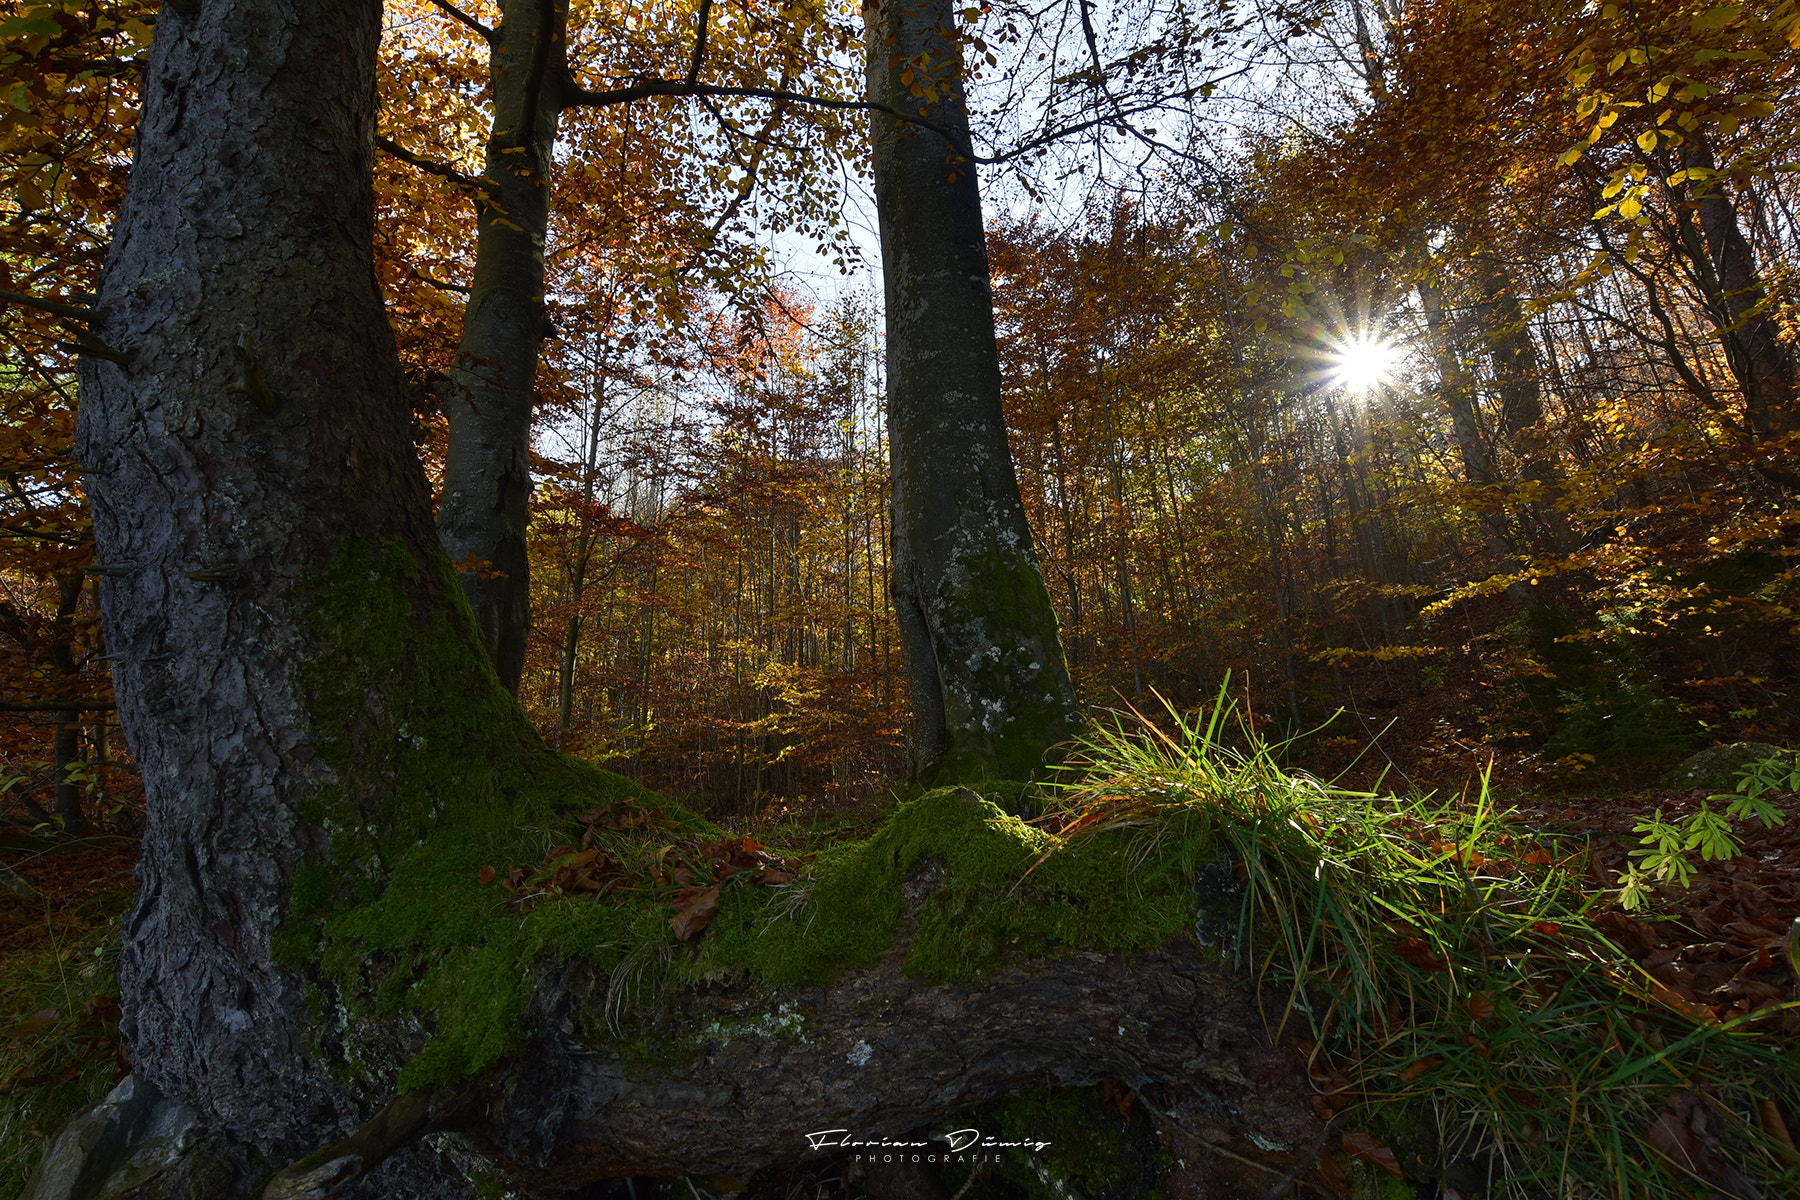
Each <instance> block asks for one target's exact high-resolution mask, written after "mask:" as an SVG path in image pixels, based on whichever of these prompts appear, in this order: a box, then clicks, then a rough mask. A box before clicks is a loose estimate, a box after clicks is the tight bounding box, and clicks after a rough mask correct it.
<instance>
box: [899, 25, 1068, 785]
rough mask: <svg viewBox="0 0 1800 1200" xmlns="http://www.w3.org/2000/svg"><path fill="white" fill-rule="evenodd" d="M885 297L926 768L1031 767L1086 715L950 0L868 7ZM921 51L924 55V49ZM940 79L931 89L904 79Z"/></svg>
mask: <svg viewBox="0 0 1800 1200" xmlns="http://www.w3.org/2000/svg"><path fill="white" fill-rule="evenodd" d="M865 19H866V21H867V34H868V65H869V95H870V98H871V99H874V100H876V101H878V102H881V103H885V104H888V105H890V106H892V107H894V108H898V109H902V110H904V111H907V112H914V111H917V112H920V113H922V114H923V115H924V116H926V117H927V118H928V119H930V120H931V121H933V122H935V123H937V124H938V125H939V126H941V127H943V128H946V129H949V130H951V131H952V132H954V133H955V134H956V135H957V137H958V138H959V139H960V141H961V143H962V144H961V145H959V146H953V145H951V144H949V142H948V141H947V140H946V139H945V137H943V136H942V135H941V134H938V133H934V132H927V131H924V130H922V129H920V128H918V127H914V126H906V125H903V124H901V123H900V122H898V121H896V120H894V119H893V118H891V117H888V116H886V115H883V114H876V115H875V116H874V117H873V118H872V120H871V132H872V136H873V140H874V173H875V199H876V209H877V213H878V215H879V218H880V224H881V257H882V270H883V275H884V278H885V286H886V299H887V374H888V447H889V454H890V456H891V460H892V466H893V511H894V527H893V553H892V563H893V572H894V574H893V581H892V590H893V597H894V609H895V613H896V618H897V623H898V626H899V630H900V639H901V646H902V649H903V651H904V653H905V657H906V670H907V676H908V679H909V681H910V683H911V685H912V697H913V722H914V730H913V754H914V767H915V770H916V772H917V773H918V774H919V776H920V777H922V778H957V777H961V778H976V777H980V776H984V775H990V776H991V775H999V776H1012V777H1023V776H1026V775H1028V774H1029V773H1030V772H1031V771H1032V770H1033V769H1035V768H1036V767H1037V766H1038V765H1039V763H1040V762H1041V760H1042V756H1043V751H1044V749H1045V748H1046V747H1048V746H1051V745H1053V744H1055V743H1056V742H1058V741H1060V740H1062V739H1063V738H1064V737H1066V736H1067V735H1068V734H1069V733H1071V732H1073V731H1074V730H1075V728H1076V727H1077V723H1078V717H1077V712H1076V708H1075V697H1074V689H1073V687H1072V686H1071V684H1070V681H1069V672H1068V666H1067V664H1066V663H1065V662H1064V659H1063V650H1062V644H1061V641H1060V639H1059V637H1058V633H1057V628H1056V614H1055V610H1054V609H1053V608H1052V607H1051V604H1050V594H1049V591H1048V589H1047V588H1046V587H1045V586H1044V579H1043V574H1042V572H1041V571H1040V569H1039V566H1038V561H1037V555H1036V553H1035V551H1034V549H1033V547H1032V538H1031V529H1030V528H1029V526H1028V525H1027V524H1026V522H1025V509H1024V504H1023V502H1022V501H1021V499H1020V496H1019V485H1018V480H1017V478H1016V476H1015V475H1014V472H1013V462H1012V453H1011V450H1010V448H1009V447H1008V445H1007V440H1006V420H1005V416H1004V414H1003V412H1002V411H1001V404H1000V365H999V357H998V353H997V351H996V349H995V344H994V311H993V296H992V293H991V291H990V286H989V278H988V261H987V244H986V240H985V232H984V229H983V226H982V219H981V194H980V190H979V188H978V186H977V183H976V178H975V167H974V164H973V163H971V162H969V161H967V158H968V149H967V138H968V132H967V131H968V115H967V112H966V111H965V108H964V102H963V91H962V69H961V52H960V48H959V47H958V46H957V44H956V43H955V42H954V41H952V40H950V39H949V38H947V37H945V36H943V34H942V32H940V31H942V30H950V29H953V28H954V27H955V24H956V20H957V18H956V16H955V13H954V10H953V8H952V5H951V4H950V3H948V2H947V0H928V2H926V3H923V4H919V5H916V6H914V5H904V4H902V3H901V0H888V2H887V3H886V4H878V5H875V6H873V7H870V8H869V9H867V10H865ZM926 53H929V55H930V63H931V65H930V66H929V67H921V66H919V65H918V60H919V59H920V56H921V55H923V54H926ZM905 73H913V74H914V75H915V82H914V85H915V86H917V85H919V84H923V83H929V84H931V85H934V86H935V87H936V88H937V90H938V92H939V98H938V100H937V101H936V102H929V101H928V100H927V99H925V98H923V97H918V96H914V95H913V94H912V91H911V88H910V87H909V86H908V85H907V84H905V83H902V81H901V80H902V75H903V74H905Z"/></svg>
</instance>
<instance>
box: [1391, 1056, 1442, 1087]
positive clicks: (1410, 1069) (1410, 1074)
mask: <svg viewBox="0 0 1800 1200" xmlns="http://www.w3.org/2000/svg"><path fill="white" fill-rule="evenodd" d="M1443 1062H1444V1060H1443V1059H1441V1058H1438V1057H1437V1056H1436V1055H1433V1056H1432V1057H1430V1058H1421V1059H1420V1060H1419V1061H1418V1062H1416V1063H1411V1064H1409V1065H1407V1066H1404V1067H1402V1068H1400V1082H1401V1083H1411V1082H1412V1081H1413V1080H1415V1079H1417V1078H1418V1077H1419V1076H1421V1075H1423V1074H1424V1073H1425V1072H1427V1071H1429V1070H1431V1069H1432V1068H1433V1067H1437V1066H1441V1065H1443Z"/></svg>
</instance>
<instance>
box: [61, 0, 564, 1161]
mask: <svg viewBox="0 0 1800 1200" xmlns="http://www.w3.org/2000/svg"><path fill="white" fill-rule="evenodd" d="M380 37H381V6H380V4H379V3H378V2H376V0H282V2H280V3H277V2H275V0H234V2H232V3H218V2H209V3H205V4H196V5H176V4H171V5H168V6H167V7H166V8H165V9H164V10H163V12H162V14H161V18H160V19H159V21H158V22H157V31H156V40H155V43H154V45H153V47H152V49H151V51H150V61H149V63H148V65H147V66H146V68H145V74H144V79H145V81H146V82H145V86H144V99H143V111H142V117H141V124H140V126H139V130H138V135H137V141H136V144H135V145H136V153H135V159H134V162H133V166H132V173H131V182H130V187H129V189H128V191H127V194H126V199H125V203H124V206H123V208H122V210H121V212H120V215H119V217H118V220H117V224H116V225H115V227H114V232H113V242H112V246H111V249H110V250H109V252H108V254H107V258H106V265H105V268H104V271H103V274H102V277H101V282H100V291H99V298H98V300H97V302H96V307H97V309H98V311H99V313H100V314H101V316H100V318H99V320H98V321H97V322H96V324H97V330H96V332H97V333H99V334H100V336H102V337H103V338H104V339H105V340H106V341H107V342H109V343H110V344H111V345H113V346H115V347H117V348H119V349H120V350H122V351H123V352H125V353H127V354H130V355H132V356H134V357H133V358H132V360H131V362H130V365H129V366H120V365H117V364H115V363H113V362H110V361H105V360H102V359H99V358H95V357H92V356H89V357H84V358H83V359H82V360H81V412H80V419H79V427H78V443H77V450H78V453H79V455H80V458H81V461H82V462H83V464H84V466H85V467H86V468H87V470H88V472H90V473H89V474H88V475H87V476H86V481H87V488H88V494H89V497H90V499H91V503H92V508H93V521H94V535H95V540H96V543H97V546H98V551H99V554H100V556H101V557H102V558H103V559H104V561H106V562H109V563H118V564H127V565H129V566H130V567H131V568H133V572H132V573H131V574H127V575H120V576H117V577H114V578H110V579H108V580H107V581H106V584H105V586H104V588H103V590H102V603H101V607H102V613H103V620H104V627H105V632H106V642H107V646H108V648H109V650H110V651H112V653H113V655H114V668H113V675H114V681H115V688H116V692H117V697H118V709H119V715H120V719H121V724H122V727H123V729H124V732H125V734H126V737H127V739H128V740H129V742H130V744H131V748H132V751H133V753H134V754H135V755H136V757H137V761H138V763H139V764H140V766H141V768H142V774H143V781H144V790H145V799H146V804H147V808H148V812H147V819H146V823H145V830H144V835H143V843H142V850H141V856H140V859H139V863H138V868H137V874H138V895H137V900H136V903H135V906H134V908H133V910H132V912H131V915H130V917H129V918H128V920H127V922H126V925H125V933H124V942H123V951H122V955H121V961H120V985H121V989H122V991H123V997H122V1003H123V1008H124V1010H125V1020H124V1028H125V1030H126V1033H127V1036H128V1037H129V1038H130V1040H131V1049H132V1059H133V1063H134V1069H135V1070H136V1071H137V1072H139V1073H140V1078H142V1079H145V1080H147V1081H150V1082H153V1083H154V1084H155V1085H156V1086H157V1087H158V1088H160V1089H161V1090H162V1091H163V1092H164V1093H165V1094H167V1095H169V1096H171V1097H173V1098H175V1099H178V1100H180V1101H182V1102H184V1103H186V1104H188V1105H190V1106H191V1107H193V1108H194V1109H196V1110H197V1111H198V1112H199V1113H200V1114H201V1117H202V1119H203V1121H204V1122H205V1123H206V1124H207V1125H208V1126H209V1127H210V1128H212V1129H214V1130H218V1131H222V1132H223V1133H225V1134H226V1135H228V1136H230V1137H231V1138H233V1139H236V1141H238V1142H240V1143H247V1144H249V1145H251V1146H253V1147H256V1148H257V1149H258V1150H259V1151H260V1152H261V1153H262V1154H265V1155H273V1156H281V1155H286V1154H293V1153H296V1152H302V1151H306V1150H310V1149H312V1148H313V1147H315V1146H316V1145H318V1144H319V1143H320V1142H321V1141H323V1140H328V1138H329V1137H330V1136H331V1135H334V1134H336V1133H339V1132H342V1131H344V1130H346V1129H349V1128H354V1127H355V1125H356V1124H357V1122H358V1121H359V1120H360V1118H361V1117H362V1116H363V1114H364V1113H365V1112H366V1110H367V1105H368V1104H369V1103H371V1102H379V1101H381V1100H383V1099H385V1097H382V1096H372V1097H371V1096H359V1095H356V1094H354V1093H353V1092H352V1091H351V1089H350V1088H349V1087H348V1086H347V1085H346V1084H344V1083H342V1082H340V1081H338V1080H337V1079H335V1078H333V1077H332V1076H331V1075H330V1074H329V1073H328V1072H327V1070H326V1069H325V1068H324V1067H322V1066H321V1064H320V1062H319V1061H318V1058H317V1049H316V1043H315V1034H314V1031H312V1030H311V1029H310V1028H309V1027H310V1026H311V1024H312V1018H311V1016H309V1012H308V1001H307V997H306V993H305V991H304V989H303V987H302V986H301V982H300V980H299V979H298V978H297V976H296V975H295V974H294V973H293V972H291V971H289V970H286V969H284V968H282V967H280V966H278V965H277V964H276V963H275V962H274V961H273V960H272V956H271V941H272V939H273V937H274V935H275V932H276V929H277V927H278V926H279V924H280V922H281V921H282V919H283V918H284V917H285V916H286V915H287V912H288V906H289V880H290V878H291V877H292V875H293V872H294V870H295V868H296V867H297V865H298V864H299V863H301V862H302V861H303V860H313V861H331V860H333V859H334V858H335V859H337V860H339V861H340V862H344V861H345V859H346V857H347V856H349V857H350V858H351V859H352V861H354V855H355V850H354V849H353V848H352V847H353V844H354V839H355V837H356V836H358V829H353V828H342V827H340V828H338V829H337V830H336V831H335V832H330V833H328V832H327V831H326V830H325V829H323V828H321V827H319V825H318V824H317V817H316V816H314V817H309V816H307V815H306V814H307V813H309V812H310V811H312V809H311V807H310V806H311V805H313V804H314V803H316V801H317V798H318V797H319V796H320V794H321V792H322V791H323V790H324V789H327V788H330V789H333V791H334V792H335V794H336V796H337V798H338V800H337V802H341V803H342V804H344V805H347V806H348V807H349V809H350V811H353V812H356V813H359V814H361V816H360V821H361V822H366V823H367V824H368V825H369V826H371V827H373V826H374V825H375V824H376V823H377V822H379V823H382V824H383V825H384V826H385V825H388V824H390V823H391V822H392V820H393V817H392V814H391V813H389V812H387V811H386V810H385V808H384V800H386V799H387V798H388V797H389V796H390V795H391V794H392V778H393V777H394V775H395V774H397V773H399V772H400V771H401V770H402V769H403V768H402V764H401V763H400V762H399V761H398V757H397V755H398V754H399V753H400V751H399V750H397V749H396V747H397V746H398V745H399V744H400V742H401V740H402V739H400V738H399V737H397V736H396V733H395V730H396V728H398V727H403V723H404V722H405V721H406V720H407V719H408V718H409V713H410V712H411V708H410V705H411V704H412V702H413V692H412V691H410V690H409V689H417V688H418V687H419V686H421V684H420V683H419V682H417V681H414V680H413V679H411V678H410V675H411V674H412V672H413V671H414V669H415V668H416V665H417V664H418V663H420V662H422V661H424V660H425V659H426V658H427V657H429V658H430V659H431V660H432V661H434V662H437V663H443V664H447V665H448V672H447V674H446V673H438V674H437V678H438V680H439V683H438V684H437V685H436V686H437V687H438V688H440V689H443V690H444V691H447V692H452V693H454V694H455V696H456V699H457V701H458V702H459V703H467V704H469V705H470V706H471V707H470V709H469V711H470V712H475V711H478V710H481V709H482V708H483V706H486V707H485V711H487V712H488V713H490V714H493V713H500V714H505V713H506V712H507V711H508V710H511V711H512V712H514V713H516V706H514V705H512V703H511V701H510V700H508V699H506V698H505V697H504V696H503V695H501V694H500V693H499V692H498V689H497V687H496V685H495V684H494V682H493V677H492V674H491V672H490V671H489V669H488V668H487V666H486V665H485V663H484V662H483V657H482V651H481V646H480V643H479V642H478V641H476V640H475V638H474V631H473V630H472V628H471V627H470V624H469V620H468V610H467V608H466V607H465V606H464V605H463V603H462V598H461V596H460V595H459V594H458V593H457V589H456V583H455V579H454V575H453V574H452V573H451V572H450V570H449V567H448V563H447V562H446V560H445V559H444V557H443V554H442V552H441V551H440V550H439V549H438V545H437V537H436V534H435V532H434V530H433V528H432V520H431V496H430V491H429V488H428V486H427V483H426V480H425V474H424V471H423V470H422V469H421V467H420V465H419V462H418V459H417V457H416V456H415V455H414V453H413V451H412V447H411V445H410V440H411V435H410V432H409V430H410V428H411V410H410V405H409V403H408V401H407V398H406V392H405V386H404V380H403V378H402V376H401V373H400V369H399V363H398V359H397V357H396V353H395V348H394V342H393V337H392V334H391V332H390V330H389V326H388V320H387V314H386V313H385V312H384V311H383V307H382V300H381V294H380V290H379V288H378V287H377V284H376V280H375V272H374V265H373V257H372V253H371V245H372V240H371V239H372V228H371V226H372V219H373V211H374V198H373V193H372V188H371V183H370V177H371V162H370V159H371V154H372V145H373V140H372V139H373V130H374V121H375V111H376V93H375V72H376V48H377V46H378V44H379V40H380ZM356 545H361V546H363V547H365V548H366V555H365V557H367V558H369V561H370V564H371V565H366V566H363V567H361V568H359V569H358V570H356V571H355V572H354V578H355V580H356V581H358V582H357V586H358V587H359V588H360V587H363V586H364V585H366V586H367V587H368V588H369V589H370V594H371V595H377V596H380V597H382V598H383V601H384V603H386V604H388V605H391V606H394V608H395V609H396V610H397V611H399V612H402V613H407V614H409V620H410V623H411V625H412V626H413V627H415V628H416V630H417V635H416V637H415V638H414V639H413V640H412V641H410V642H404V643H402V644H399V645H394V646H391V647H388V649H387V653H388V654H389V655H391V657H389V658H386V659H380V658H372V657H369V656H368V655H367V654H364V653H360V652H358V651H357V650H356V649H355V647H354V644H353V641H354V638H353V635H352V634H351V633H347V632H346V631H347V630H354V629H356V628H358V627H359V626H358V623H359V622H365V621H367V620H369V619H370V618H371V615H372V614H371V613H370V611H369V610H368V609H366V608H364V607H360V606H359V607H358V609H357V611H355V612H353V613H339V614H336V616H333V615H332V610H331V609H330V605H331V603H332V594H331V591H330V588H331V584H330V582H329V581H330V580H331V579H332V578H333V571H334V569H337V568H339V567H340V564H342V563H343V562H344V560H345V555H346V553H347V552H348V551H350V550H351V548H352V547H354V546H356ZM384 562H385V563H388V564H391V565H389V566H379V565H374V564H379V563H384ZM322 606H323V607H322ZM332 689H337V690H338V691H339V692H341V693H342V695H350V696H354V698H355V703H356V704H357V705H358V711H359V712H362V713H363V714H364V715H363V716H362V717H361V718H359V720H360V723H359V725H358V727H357V728H358V732H357V733H356V734H355V735H354V736H355V737H357V738H361V739H366V741H362V742H358V749H357V754H358V756H359V757H358V758H357V760H356V762H357V765H356V766H355V768H354V769H353V770H351V769H345V770H336V769H332V768H328V767H327V766H326V765H325V758H324V757H323V754H324V753H325V748H326V747H328V746H330V745H332V744H333V739H334V737H335V738H339V739H341V738H343V737H344V736H346V735H345V733H344V732H343V731H342V730H341V729H339V730H338V732H337V733H335V734H334V733H333V728H334V726H333V725H332V724H331V720H330V718H328V717H323V716H321V715H320V713H321V705H323V704H326V703H327V700H326V699H325V698H324V697H325V694H326V693H328V692H331V691H332ZM342 695H340V697H339V699H340V701H341V700H342ZM484 696H486V697H497V698H498V699H499V700H500V701H503V702H504V707H501V708H494V707H492V705H493V704H494V703H495V701H494V700H493V699H489V700H486V701H483V700H482V697H484ZM365 706H366V707H365ZM491 725H492V726H493V728H492V730H491V734H490V736H495V737H501V738H510V739H513V741H514V744H515V745H516V744H518V739H519V738H520V737H526V736H529V730H528V728H526V727H525V726H524V721H523V717H522V715H521V716H518V717H516V718H506V717H504V716H502V717H500V718H498V719H495V720H493V721H492V722H491ZM384 735H385V736H384ZM475 740H476V738H475V731H474V730H472V731H471V737H470V742H471V744H473V743H474V742H475ZM432 749H433V751H434V752H436V753H439V754H442V753H448V752H450V751H451V750H452V749H453V748H452V747H449V746H434V747H433V748H432ZM345 865H346V866H348V865H350V864H349V863H346V864H345ZM275 1161H279V1158H277V1159H276V1160H275Z"/></svg>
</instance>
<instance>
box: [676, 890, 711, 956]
mask: <svg viewBox="0 0 1800 1200" xmlns="http://www.w3.org/2000/svg"><path fill="white" fill-rule="evenodd" d="M718 910H719V885H718V884H716V883H715V884H713V885H712V886H711V887H703V888H701V887H691V888H683V889H682V890H681V891H680V892H678V893H676V896H675V915H674V916H672V917H670V918H669V924H670V926H671V927H673V928H674V930H675V936H676V937H677V938H679V939H681V940H682V941H684V942H685V941H687V940H688V939H689V938H691V937H693V936H695V935H696V934H698V933H699V932H700V931H701V930H703V929H705V928H706V923H707V922H708V921H710V920H712V915H713V913H715V912H717V911H718Z"/></svg>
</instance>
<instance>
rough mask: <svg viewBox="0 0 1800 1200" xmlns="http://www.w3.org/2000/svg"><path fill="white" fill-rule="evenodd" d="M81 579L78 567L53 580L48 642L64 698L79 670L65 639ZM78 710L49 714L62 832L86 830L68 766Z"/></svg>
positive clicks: (76, 750)
mask: <svg viewBox="0 0 1800 1200" xmlns="http://www.w3.org/2000/svg"><path fill="white" fill-rule="evenodd" d="M81 583H82V573H81V572H80V571H76V572H75V573H74V574H71V575H64V576H63V577H61V578H60V579H58V580H57V602H56V622H55V629H56V632H55V636H54V638H53V639H52V641H51V643H50V663H51V665H52V666H54V667H55V668H56V672H57V674H58V676H60V678H61V683H60V685H59V687H58V690H59V691H60V692H61V693H62V695H61V696H60V697H59V699H65V700H66V699H69V698H70V697H72V696H73V695H74V694H75V687H76V678H75V677H76V675H77V674H78V673H79V672H80V670H81V667H80V665H79V664H78V663H76V661H75V648H74V646H73V645H71V644H70V640H69V639H70V635H71V633H72V628H71V627H72V625H73V622H74V620H75V610H76V609H77V608H78V607H80V604H81ZM81 713H82V710H81V709H79V708H63V709H58V710H56V712H55V713H54V714H53V715H54V716H55V718H56V729H55V731H54V733H53V734H52V735H51V739H50V742H51V751H50V757H51V767H50V771H51V775H52V776H53V778H54V781H55V787H56V791H55V801H54V803H55V806H56V815H57V817H58V818H59V819H60V820H61V821H62V827H63V832H64V833H86V832H87V817H86V815H85V814H84V813H83V812H82V811H81V785H80V784H79V783H77V782H76V781H75V780H73V779H70V778H69V770H70V768H72V767H74V766H75V764H76V763H78V762H79V761H80V753H81Z"/></svg>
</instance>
